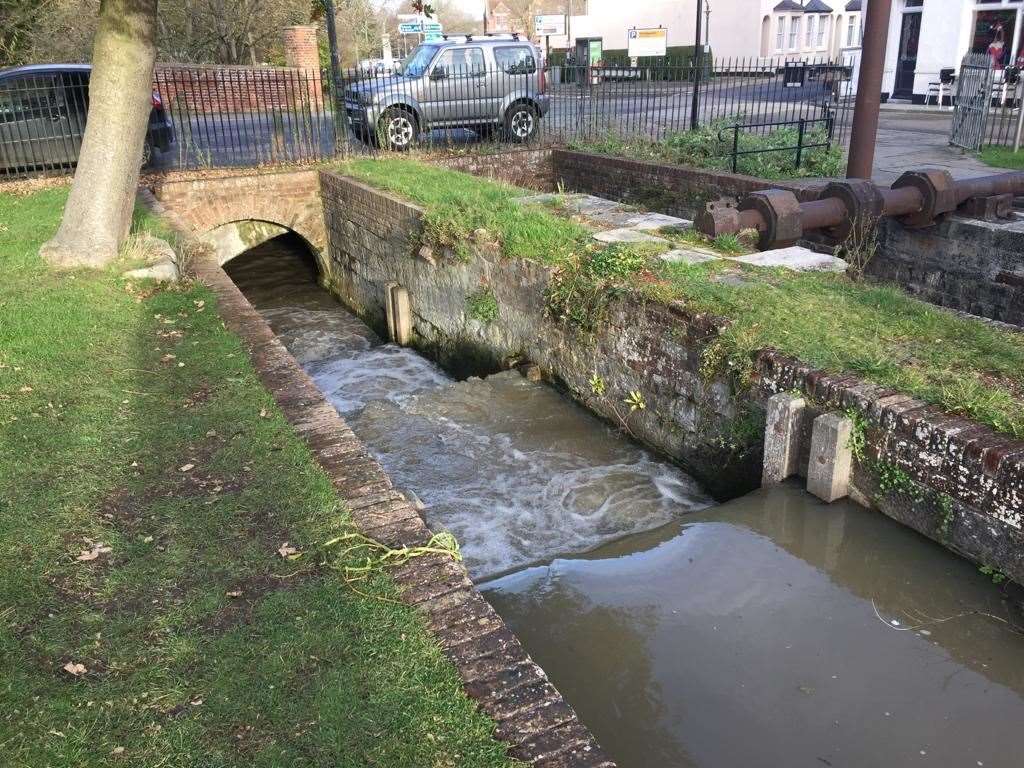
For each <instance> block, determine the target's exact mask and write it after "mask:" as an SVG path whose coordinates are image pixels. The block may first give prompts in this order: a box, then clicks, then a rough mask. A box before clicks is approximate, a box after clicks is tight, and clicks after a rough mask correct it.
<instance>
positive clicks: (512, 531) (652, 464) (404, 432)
mask: <svg viewBox="0 0 1024 768" xmlns="http://www.w3.org/2000/svg"><path fill="white" fill-rule="evenodd" d="M270 245H271V244H267V246H261V248H267V247H268V246H270ZM286 266H287V265H283V264H282V259H281V258H280V257H279V255H278V256H275V257H274V258H269V257H265V258H262V259H254V260H250V261H249V262H248V263H245V264H243V265H242V266H240V267H236V268H232V269H231V270H230V271H231V274H232V277H233V278H234V279H235V281H236V283H238V284H239V286H240V287H241V288H242V290H243V291H245V292H246V293H247V295H248V296H249V299H250V301H252V302H253V304H254V305H255V306H256V308H257V309H259V310H260V311H261V312H262V313H263V315H264V317H266V319H267V320H268V322H269V323H270V324H271V326H272V327H273V328H274V330H275V332H276V333H277V334H278V336H279V337H280V338H281V340H282V342H284V344H285V345H286V346H287V347H288V349H289V351H290V352H291V353H292V354H293V355H294V356H295V358H296V359H297V360H298V361H299V362H300V363H301V364H302V365H303V367H304V368H305V369H306V370H307V372H308V373H309V374H310V375H311V376H312V378H313V380H314V381H315V382H316V384H317V386H318V387H319V388H320V390H321V391H322V392H324V394H326V395H327V397H328V398H329V399H330V400H331V402H332V403H333V404H334V406H335V407H336V408H337V409H338V411H339V413H341V414H342V415H344V416H345V417H346V419H347V420H348V421H349V423H350V424H351V426H352V428H353V430H355V432H356V434H357V435H358V436H359V437H360V438H361V439H362V440H363V441H364V442H365V443H366V444H367V446H368V447H369V448H370V450H371V451H372V452H373V453H374V454H375V455H376V456H377V458H378V459H379V460H380V461H381V463H382V464H383V465H384V467H385V469H386V470H387V471H388V473H389V474H390V476H391V478H392V480H393V481H394V483H395V486H396V487H398V488H401V489H403V490H407V491H411V492H413V493H415V494H416V495H417V496H418V497H419V498H420V499H421V500H422V501H423V502H424V503H425V504H426V510H425V512H424V515H425V517H426V520H427V523H428V524H429V525H430V527H431V528H433V529H434V530H441V529H447V530H449V531H451V532H452V533H454V534H455V536H456V537H457V538H458V540H459V542H460V543H461V545H462V551H463V554H464V556H465V558H466V565H467V567H468V568H469V571H470V573H471V575H472V576H473V578H474V579H482V578H487V577H490V576H494V575H496V574H499V573H503V572H506V571H510V570H513V569H516V568H521V567H523V566H526V565H530V564H533V563H536V562H540V561H545V560H550V559H551V558H553V557H555V556H557V555H563V554H570V553H577V552H583V551H586V550H589V549H592V548H594V547H596V546H598V545H600V544H602V543H605V542H608V541H611V540H614V539H617V538H620V537H622V536H624V535H626V534H630V533H636V532H638V531H643V530H647V529H650V528H654V527H657V526H659V525H662V524H664V523H666V522H668V521H670V520H672V519H673V518H674V517H675V516H677V515H681V514H683V513H686V512H689V511H692V510H696V509H702V508H704V507H707V506H709V505H710V504H711V503H712V502H711V500H710V498H708V497H707V496H706V495H705V494H704V493H703V491H702V490H701V489H700V487H699V486H698V485H697V483H696V482H695V481H694V480H693V479H692V478H690V477H689V476H688V475H686V474H685V473H684V472H682V471H681V470H679V469H678V468H676V467H674V466H672V465H670V464H667V463H665V462H662V461H659V460H657V459H655V458H654V457H653V456H652V455H651V454H649V453H648V452H647V451H645V450H643V449H642V448H640V447H638V446H636V445H635V444H633V443H632V442H631V441H629V440H628V439H626V438H625V437H624V436H623V435H621V434H620V433H619V432H618V431H616V430H615V429H612V428H611V427H609V426H608V425H607V424H605V423H604V422H602V421H600V420H599V419H597V418H595V417H594V416H593V415H591V414H590V413H588V412H587V411H585V410H584V409H582V408H580V407H578V406H577V405H575V404H574V403H572V402H571V401H569V400H567V399H566V398H564V397H562V396H561V395H559V394H558V393H557V392H555V391H554V390H552V389H551V388H549V387H547V386H545V385H542V384H536V383H532V382H528V381H527V380H525V379H524V378H522V377H521V376H520V375H519V374H518V373H514V372H505V373H500V374H497V375H494V376H490V377H488V378H487V379H470V380H468V381H464V382H455V381H454V380H453V379H452V378H451V377H449V376H448V375H447V374H445V373H444V371H442V370H441V369H440V368H439V367H437V366H436V365H434V364H433V363H431V362H430V361H428V360H427V359H425V358H423V357H421V356H420V355H418V354H416V353H415V352H412V351H411V350H409V349H404V348H402V347H398V346H396V345H394V344H383V343H381V341H380V339H379V338H378V337H377V336H376V335H375V334H374V333H373V331H372V330H370V329H369V328H368V327H367V326H366V325H365V324H364V323H362V322H361V321H360V320H359V319H358V318H356V317H355V316H353V315H351V314H350V313H348V312H347V311H346V310H345V309H344V308H342V307H341V306H340V305H338V304H336V303H334V302H333V301H331V300H330V298H329V297H328V295H327V294H326V292H325V291H323V290H321V289H320V288H318V287H317V286H315V285H313V284H307V285H306V287H305V288H304V287H303V286H302V284H301V283H297V282H296V280H295V279H294V278H293V276H286V277H285V278H284V279H283V280H282V281H281V282H278V281H277V280H276V279H275V277H274V270H281V269H285V268H286ZM292 268H293V269H294V267H292ZM247 286H248V287H247Z"/></svg>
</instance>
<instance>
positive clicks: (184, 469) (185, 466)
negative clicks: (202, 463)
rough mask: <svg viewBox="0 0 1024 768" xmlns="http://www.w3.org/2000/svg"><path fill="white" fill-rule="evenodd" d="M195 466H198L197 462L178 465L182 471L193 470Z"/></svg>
mask: <svg viewBox="0 0 1024 768" xmlns="http://www.w3.org/2000/svg"><path fill="white" fill-rule="evenodd" d="M195 468H196V465H195V464H184V465H182V466H180V467H178V470H179V471H181V472H191V471H192V470H193V469H195Z"/></svg>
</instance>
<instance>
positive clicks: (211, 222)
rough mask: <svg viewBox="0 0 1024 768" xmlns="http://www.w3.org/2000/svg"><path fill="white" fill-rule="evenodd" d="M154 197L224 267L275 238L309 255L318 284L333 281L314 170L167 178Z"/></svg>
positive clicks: (156, 186) (317, 177) (162, 181)
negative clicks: (300, 246)
mask: <svg viewBox="0 0 1024 768" xmlns="http://www.w3.org/2000/svg"><path fill="white" fill-rule="evenodd" d="M152 192H153V194H154V196H155V197H156V198H157V200H159V201H160V203H161V204H163V206H164V207H166V208H167V209H168V210H170V211H172V212H173V213H174V214H176V215H177V217H178V218H179V220H180V221H181V222H182V223H183V224H184V225H185V226H187V227H188V228H189V229H190V230H191V232H192V234H193V235H195V237H196V238H197V239H198V240H200V241H201V242H203V243H206V244H207V245H208V246H209V247H210V249H211V251H212V253H213V255H214V257H215V258H216V260H217V262H218V263H219V264H220V265H222V266H223V265H226V264H228V263H229V262H231V261H233V260H235V259H237V257H238V256H240V255H241V254H243V253H245V252H248V251H251V250H252V249H254V248H258V247H259V246H261V245H263V244H265V243H268V242H270V241H272V240H274V239H275V238H290V239H291V241H292V245H298V244H299V243H301V244H302V245H303V246H304V248H305V249H308V252H309V254H310V255H311V257H312V263H313V264H314V265H315V267H316V271H317V278H318V280H319V281H320V282H321V283H325V282H326V281H327V280H328V278H329V260H328V258H327V236H326V231H325V227H324V216H323V208H322V204H321V199H320V183H319V174H318V172H317V171H315V170H301V171H286V172H272V173H269V172H250V173H237V172H236V173H234V174H230V175H229V174H222V175H217V176H204V177H202V178H187V177H185V178H168V179H161V180H159V181H157V182H156V183H154V184H153V185H152Z"/></svg>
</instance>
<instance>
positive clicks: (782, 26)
mask: <svg viewBox="0 0 1024 768" xmlns="http://www.w3.org/2000/svg"><path fill="white" fill-rule="evenodd" d="M778 22H779V26H778V28H777V30H776V32H775V50H777V51H781V50H782V43H783V42H784V41H785V39H786V17H785V16H779V19H778Z"/></svg>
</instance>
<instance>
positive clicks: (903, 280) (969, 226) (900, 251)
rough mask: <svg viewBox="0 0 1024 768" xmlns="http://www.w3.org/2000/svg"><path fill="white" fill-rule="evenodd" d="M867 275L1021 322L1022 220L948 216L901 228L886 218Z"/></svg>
mask: <svg viewBox="0 0 1024 768" xmlns="http://www.w3.org/2000/svg"><path fill="white" fill-rule="evenodd" d="M868 274H869V275H871V276H872V277H874V278H876V279H879V280H886V281H889V282H893V283H897V284H898V285H901V286H902V287H903V288H905V289H906V290H907V291H908V292H909V293H912V294H914V295H915V296H917V297H919V298H921V299H923V300H925V301H930V302H931V303H933V304H938V305H940V306H943V307H951V308H953V309H958V310H961V311H963V312H970V313H971V314H973V315H980V316H982V317H988V318H991V319H993V320H1000V321H1002V322H1004V323H1012V324H1014V325H1024V221H1014V222H1001V223H998V224H995V223H990V222H985V221H976V220H974V219H967V218H961V217H959V216H950V217H947V218H946V219H945V220H944V221H941V222H940V223H939V224H937V225H935V226H932V227H926V228H925V229H905V228H904V227H902V226H900V225H899V224H898V223H897V222H895V221H892V220H891V219H886V220H885V221H884V225H883V227H882V236H881V238H880V247H879V252H878V255H877V256H876V257H875V258H874V260H873V261H872V262H871V263H870V264H869V265H868Z"/></svg>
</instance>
